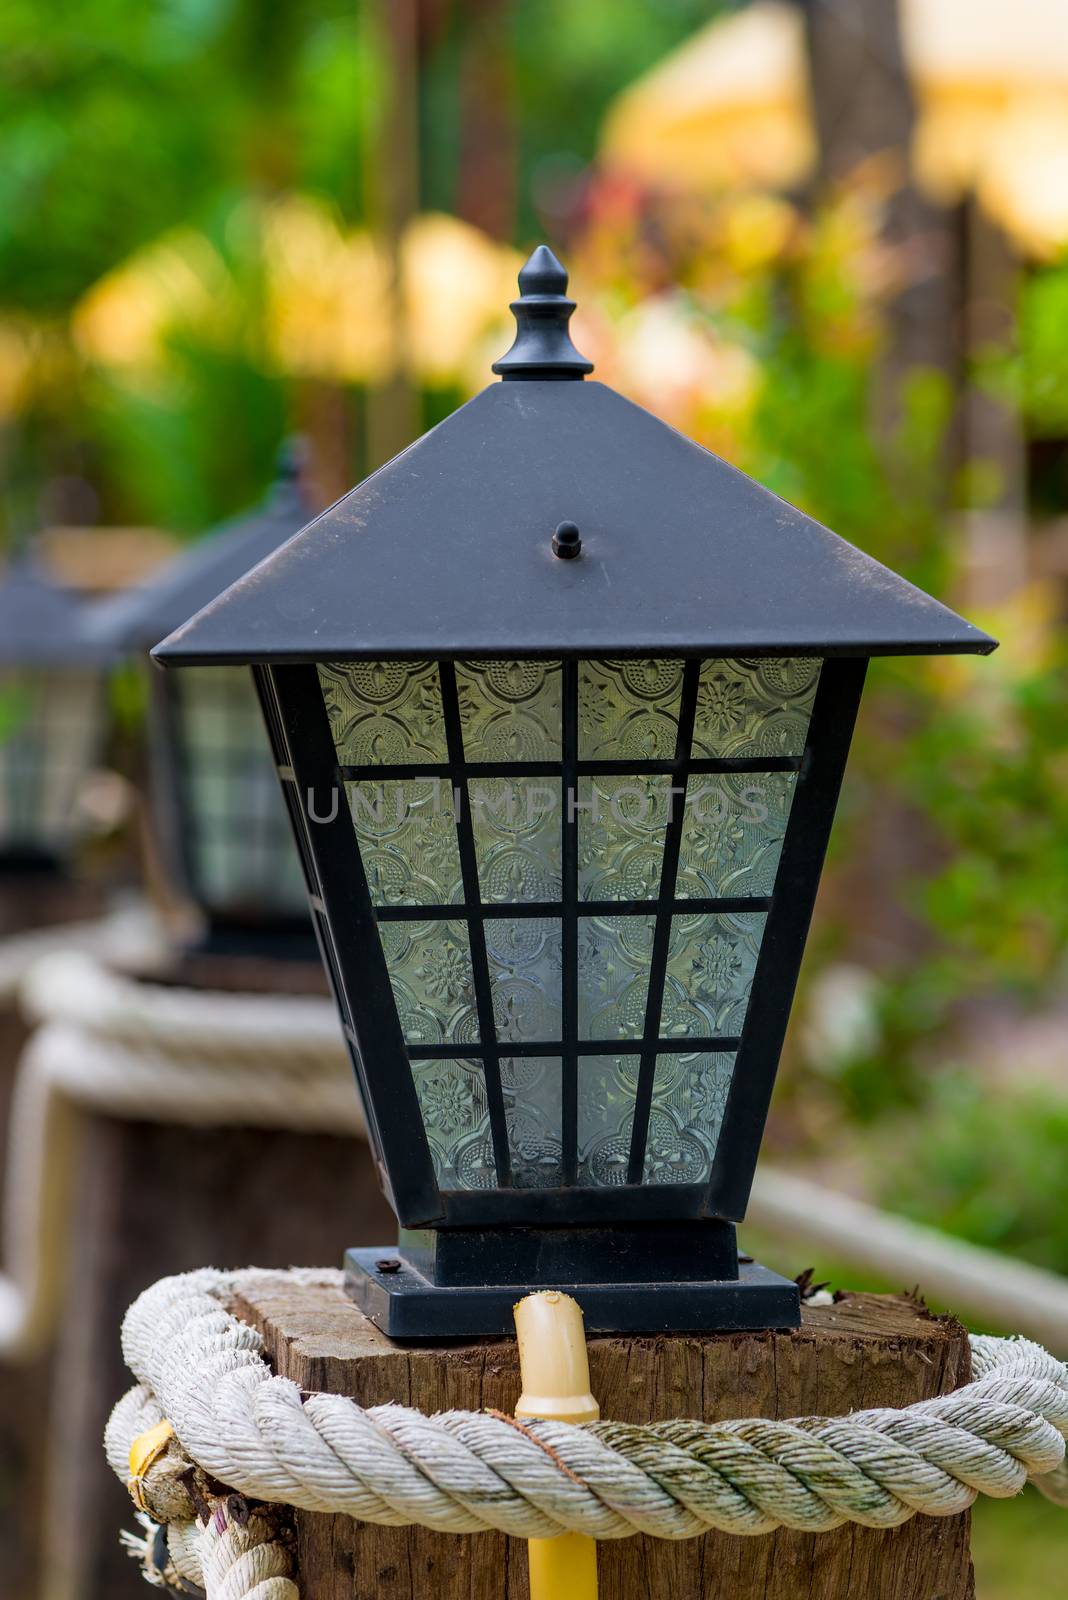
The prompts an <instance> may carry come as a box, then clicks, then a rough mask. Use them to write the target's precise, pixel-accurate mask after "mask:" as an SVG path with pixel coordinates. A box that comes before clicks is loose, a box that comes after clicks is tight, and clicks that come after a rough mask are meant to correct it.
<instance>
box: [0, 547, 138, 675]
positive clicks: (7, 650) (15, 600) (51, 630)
mask: <svg viewBox="0 0 1068 1600" xmlns="http://www.w3.org/2000/svg"><path fill="white" fill-rule="evenodd" d="M100 605H101V602H100V601H89V600H86V599H84V598H83V596H82V595H80V594H79V593H78V592H77V591H76V590H74V589H71V588H69V587H68V586H67V585H66V584H63V583H59V582H58V581H57V580H56V579H55V578H53V577H51V576H50V575H49V574H48V573H47V572H46V571H45V570H44V568H43V567H40V566H38V565H37V564H36V563H35V562H34V561H33V560H32V559H31V560H27V559H24V558H23V559H18V560H16V561H14V562H12V564H11V565H10V566H9V567H8V568H7V569H6V570H5V571H4V572H3V574H2V575H0V666H3V667H13V666H14V667H37V668H47V667H103V666H106V665H108V664H109V663H110V662H111V661H113V660H114V656H115V652H114V651H113V650H112V649H111V648H110V647H109V645H108V643H107V641H106V640H104V639H101V638H100V637H99V636H98V634H97V632H96V630H95V628H94V625H93V616H94V613H95V612H96V611H97V610H98V609H99V607H100Z"/></svg>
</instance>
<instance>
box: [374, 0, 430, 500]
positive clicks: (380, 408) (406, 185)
mask: <svg viewBox="0 0 1068 1600" xmlns="http://www.w3.org/2000/svg"><path fill="white" fill-rule="evenodd" d="M364 17H365V24H366V30H367V32H366V35H365V37H366V38H367V41H368V47H369V49H370V50H371V51H372V52H373V54H374V58H375V60H376V61H377V63H378V68H379V71H378V78H379V84H378V93H377V94H376V95H374V96H373V97H372V98H373V101H374V103H373V105H372V106H371V107H370V112H371V119H372V125H371V127H370V129H369V130H368V139H367V150H368V170H367V174H366V183H365V193H366V196H367V215H368V218H369V221H370V225H371V231H372V233H373V234H374V236H375V238H376V239H377V241H378V243H379V245H380V247H381V249H382V250H383V252H384V254H385V258H386V261H387V264H388V270H389V273H390V277H391V280H392V296H391V299H392V303H393V310H394V333H395V339H396V365H395V368H394V372H393V375H392V377H391V378H389V379H388V380H387V381H386V382H385V383H382V384H379V385H377V386H376V387H375V388H373V389H371V390H369V391H368V396H367V457H368V463H367V469H368V470H370V471H373V470H374V468H375V467H378V466H380V465H381V464H382V462H383V461H388V460H389V458H390V457H391V456H394V455H396V453H397V452H398V450H403V449H404V448H405V446H406V445H409V444H411V442H412V440H413V439H414V438H415V436H416V433H417V432H418V430H419V416H418V397H417V395H416V393H415V391H414V390H413V388H412V385H411V381H410V379H409V377H408V374H407V372H406V371H405V367H404V360H403V351H404V339H403V321H402V319H403V300H402V293H401V290H402V285H401V274H400V247H401V241H402V239H403V237H404V232H405V229H406V228H407V226H408V223H409V222H410V221H411V219H412V218H413V217H414V216H415V215H416V213H417V212H418V210H419V0H365V8H364Z"/></svg>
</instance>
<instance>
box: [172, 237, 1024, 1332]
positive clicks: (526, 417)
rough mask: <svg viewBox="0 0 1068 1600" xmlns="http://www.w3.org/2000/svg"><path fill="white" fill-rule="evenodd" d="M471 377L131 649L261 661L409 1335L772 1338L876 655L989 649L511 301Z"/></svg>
mask: <svg viewBox="0 0 1068 1600" xmlns="http://www.w3.org/2000/svg"><path fill="white" fill-rule="evenodd" d="M520 286H521V289H522V290H523V294H522V296H521V298H520V299H519V300H518V301H517V302H516V303H515V305H514V306H513V310H514V311H515V313H516V317H517V322H518V324H519V333H518V337H517V341H516V345H515V346H514V348H513V350H512V351H511V352H510V353H509V355H508V356H506V357H505V358H503V360H502V361H501V362H499V363H498V364H497V369H496V370H498V371H499V372H500V373H501V376H502V379H503V381H502V382H501V383H499V384H496V385H491V386H490V387H489V388H488V389H486V390H485V391H483V393H482V394H480V395H479V396H478V397H477V398H476V399H474V400H473V401H471V402H470V403H469V404H468V405H467V406H465V407H463V408H462V409H461V410H460V411H458V412H456V413H455V414H454V415H453V416H452V417H451V418H449V419H448V420H447V421H446V422H444V423H443V424H441V425H440V426H439V427H438V428H436V429H435V430H434V431H433V432H431V433H430V434H428V435H426V436H425V437H424V438H423V439H421V440H420V441H418V443H417V444H415V445H414V446H413V447H412V448H411V449H409V450H408V451H406V452H405V453H404V454H403V455H401V456H399V457H397V459H396V460H395V461H393V462H391V463H390V464H389V465H388V466H386V467H384V468H383V469H381V470H380V471H379V472H378V473H376V474H375V475H374V476H373V477H372V478H370V479H368V480H367V482H366V483H365V484H363V485H361V486H360V487H359V488H357V489H355V490H353V492H352V493H351V494H350V495H349V496H347V497H346V498H345V499H344V500H342V501H340V502H339V503H338V505H336V506H335V507H333V508H332V510H331V511H329V512H328V513H326V514H325V515H324V516H323V517H321V518H320V519H319V521H318V522H317V523H315V524H313V525H312V526H310V527H309V528H307V529H306V530H305V531H304V532H303V533H302V534H301V535H300V536H299V537H298V538H297V539H295V540H293V541H292V542H291V543H290V544H289V545H287V546H286V548H285V549H284V550H282V551H280V552H279V553H278V554H277V555H276V556H274V557H273V558H271V559H270V560H268V561H267V562H265V563H264V564H263V565H262V566H261V567H260V568H259V569H258V570H257V571H256V572H255V573H254V574H252V575H251V576H250V577H248V578H246V579H243V580H239V581H238V582H237V583H236V584H235V585H234V586H233V587H232V588H231V589H230V590H229V591H228V592H227V593H226V594H225V595H224V596H222V597H221V598H220V600H219V601H218V602H217V604H216V605H215V606H213V607H212V608H210V609H209V610H208V611H207V612H204V613H202V614H201V615H199V616H198V617H195V618H193V619H192V620H191V621H190V622H189V623H188V624H187V625H186V626H185V627H184V628H182V629H179V630H178V631H177V632H176V633H175V634H174V635H172V637H171V638H170V639H168V640H167V641H166V642H165V643H164V644H163V645H162V646H160V647H159V649H158V650H157V652H156V654H157V656H158V658H159V659H160V660H161V661H162V663H163V664H164V665H167V666H169V665H172V664H186V665H190V666H200V667H203V666H204V665H206V664H218V663H222V662H227V661H241V662H246V663H250V664H252V665H253V667H254V670H255V675H256V678H257V682H258V684H259V689H260V695H261V699H262V703H263V707H264V711H265V715H266V719H267V724H268V728H269V730H270V735H271V742H272V745H273V748H274V752H275V759H276V763H277V768H278V773H279V777H280V779H281V782H282V788H283V791H284V793H285V795H286V799H287V803H288V806H289V811H290V817H291V820H292V823H293V827H294V831H295V834H296V837H297V840H298V843H299V846H300V853H301V858H302V861H303V865H304V872H305V876H306V879H307V883H308V888H309V892H310V896H311V905H312V910H313V916H314V920H315V924H316V929H317V933H318V937H319V941H320V946H321V949H322V952H323V956H324V960H325V962H326V965H327V967H328V969H329V972H330V975H331V979H332V983H333V987H334V992H335V995H336V998H337V1003H338V1008H339V1011H340V1014H341V1019H342V1023H343V1027H344V1031H345V1036H346V1039H347V1041H348V1043H349V1047H350V1051H351V1054H352V1059H353V1064H354V1066H355V1069H356V1074H357V1079H358V1081H359V1084H360V1089H361V1094H362V1098H363V1103H364V1107H365V1110H366V1114H367V1121H368V1127H369V1130H370V1134H371V1139H372V1143H373V1147H374V1150H375V1154H376V1157H377V1159H378V1163H379V1169H380V1172H381V1176H382V1182H383V1186H384V1188H385V1190H386V1193H387V1195H388V1196H389V1198H390V1200H391V1202H392V1204H393V1206H394V1209H395V1210H396V1212H397V1215H398V1218H399V1220H400V1223H401V1226H402V1232H401V1240H400V1246H399V1248H398V1249H394V1250H389V1249H379V1250H377V1251H354V1252H350V1255H349V1257H348V1261H347V1267H348V1279H347V1281H348V1283H349V1285H350V1289H351V1291H352V1293H353V1294H354V1295H355V1296H356V1297H357V1299H358V1300H359V1301H360V1303H361V1304H362V1305H363V1306H364V1307H365V1308H366V1309H367V1310H368V1312H369V1313H370V1314H371V1315H372V1316H373V1317H374V1318H375V1319H376V1320H377V1321H379V1322H380V1324H381V1325H382V1326H383V1327H384V1328H386V1330H387V1331H389V1332H391V1333H394V1334H396V1335H399V1336H403V1337H426V1336H440V1335H446V1334H450V1333H451V1334H469V1333H483V1332H484V1333H489V1332H500V1331H504V1330H505V1329H506V1328H507V1327H508V1326H510V1317H511V1307H512V1304H513V1302H514V1300H515V1298H516V1295H517V1293H519V1292H521V1291H522V1290H523V1289H525V1288H529V1287H532V1286H555V1287H570V1288H572V1289H573V1290H574V1292H575V1294H576V1295H577V1296H578V1297H579V1299H580V1301H581V1303H582V1306H583V1308H584V1311H585V1314H586V1318H587V1322H588V1324H589V1325H590V1326H592V1327H598V1328H614V1329H643V1328H644V1329H657V1328H706V1327H732V1326H733V1327H741V1326H767V1325H772V1326H785V1325H790V1324H791V1323H793V1322H796V1321H797V1318H798V1298H797V1290H796V1287H795V1286H794V1285H793V1284H791V1283H788V1282H786V1281H785V1280H783V1279H781V1278H778V1277H777V1276H776V1275H775V1274H773V1273H770V1272H767V1271H766V1270H765V1269H763V1268H761V1267H759V1266H757V1265H755V1264H753V1263H751V1262H748V1261H745V1262H742V1263H739V1260H738V1255H737V1250H736V1246H735V1238H734V1224H735V1222H736V1221H737V1220H739V1219H740V1218H741V1217H742V1216H743V1215H744V1212H745V1206H746V1201H747V1197H748V1192H749V1187H750V1183H751V1179H752V1174H753V1169H754V1165H755V1161H756V1156H757V1151H758V1148H759V1143H760V1138H761V1133H762V1130H763V1126H764V1121H765V1117H766V1113H767V1108H768V1102H769V1098H770V1094H771V1089H772V1085H773V1082H774V1077H775V1071H776V1067H777V1063H778V1057H779V1052H780V1049H781V1045H782V1040H783V1035H784V1031H785V1027H786V1023H787V1018H788V1015H789V1009H790V1003H791V999H792V995H793V990H794V984H795V981H796V977H797V972H798V967H799V964H800V961H801V956H802V951H803V946H804V940H805V934H806V930H807V926H808V921H809V916H810V913H811V910H812V903H813V899H814V896H815V892H816V887H817V882H818V878H819V872H820V867H821V864H822V860H823V855H824V850H825V847H826V844H827V839H828V835H829V832H830V827H831V822H832V818H833V813H834V808H835V803H836V799H837V795H838V789H839V785H840V782H841V777H842V771H843V767H844V764H845V759H846V754H847V750H848V746H849V741H850V736H851V732H852V728H853V723H854V719H855V716H856V711H857V706H858V702H859V698H860V692H861V687H862V683H863V679H864V673H865V667H866V663H867V658H868V657H870V656H872V655H878V654H894V653H902V654H909V653H916V652H920V651H947V650H964V651H974V652H984V651H986V650H989V649H991V648H993V641H992V640H990V639H988V638H987V636H986V635H985V634H982V633H980V632H979V630H978V629H975V628H973V627H972V626H970V625H969V624H968V623H966V622H964V621H962V620H961V619H960V618H959V617H957V616H955V615H954V614H953V613H952V612H950V611H947V610H946V609H945V607H943V606H941V605H940V604H938V603H937V602H936V601H934V600H932V599H930V597H928V596H926V595H923V594H921V593H920V592H919V591H918V590H916V589H914V588H912V587H911V586H910V585H909V584H907V583H906V582H904V580H902V579H900V578H898V577H896V576H894V575H893V574H892V573H890V572H888V571H887V570H886V569H885V568H883V567H880V566H879V565H878V564H877V563H876V562H874V561H871V560H870V559H869V558H868V557H866V556H864V555H862V554H861V553H860V552H859V551H857V550H855V549H854V548H852V547H851V546H849V545H847V544H845V543H844V542H843V541H842V540H840V539H838V538H836V537H835V535H833V534H831V533H830V532H828V530H827V529H825V528H823V527H821V526H819V525H818V524H817V523H814V522H813V521H811V519H809V518H807V517H805V516H804V515H803V514H802V513H800V512H798V511H796V510H794V509H793V508H792V507H790V506H788V505H786V504H785V503H784V502H782V501H780V500H778V499H776V498H775V497H774V496H773V495H770V494H768V493H767V492H766V491H765V490H763V489H761V488H760V487H759V485H757V484H755V483H753V482H752V481H751V480H749V479H747V478H745V477H744V476H743V475H742V474H740V473H738V472H736V471H735V470H734V469H733V468H731V467H729V466H727V465H726V463H724V462H722V461H720V460H718V459H717V458H716V457H714V456H712V455H710V454H708V452H706V451H704V450H702V449H700V448H699V447H698V446H697V445H695V444H693V443H691V442H690V441H688V440H686V439H684V438H683V437H681V436H680V435H679V434H677V433H675V432H674V431H673V430H671V429H669V428H667V427H665V426H664V425H663V424H662V423H660V422H658V421H657V420H656V419H655V418H654V417H652V416H651V415H650V414H649V413H647V412H645V411H643V410H641V409H640V408H638V407H636V406H633V405H631V404H630V403H629V402H628V401H626V400H624V399H623V398H622V397H620V396H619V395H617V394H614V393H613V392H612V391H611V390H610V389H606V388H604V387H603V386H602V385H600V384H596V383H591V382H586V381H584V380H585V374H586V372H587V371H588V370H589V364H588V363H586V362H584V361H583V360H582V358H581V357H580V356H579V355H578V353H577V352H576V351H575V350H574V348H573V346H572V345H571V344H570V340H569V338H568V334H567V320H568V317H569V316H570V311H571V309H572V303H571V302H570V301H569V300H567V299H566V296H565V294H564V290H565V288H566V276H565V275H564V273H563V271H562V269H561V268H560V267H559V264H558V263H557V262H556V261H555V258H553V257H552V256H551V255H550V254H549V252H548V251H545V250H544V249H542V250H540V251H538V252H536V253H535V256H534V257H532V259H531V262H530V263H528V266H527V268H526V269H524V273H523V274H521V276H520Z"/></svg>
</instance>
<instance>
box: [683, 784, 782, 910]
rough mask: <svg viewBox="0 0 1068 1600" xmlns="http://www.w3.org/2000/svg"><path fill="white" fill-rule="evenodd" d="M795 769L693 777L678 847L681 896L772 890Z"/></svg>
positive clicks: (687, 793)
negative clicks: (793, 770)
mask: <svg viewBox="0 0 1068 1600" xmlns="http://www.w3.org/2000/svg"><path fill="white" fill-rule="evenodd" d="M796 783H797V774H796V773H795V772H743V773H715V774H697V775H692V774H691V776H690V779H689V782H688V784H687V789H686V804H685V807H684V811H683V822H682V840H681V846H680V852H679V870H678V880H677V883H676V889H675V892H676V894H677V896H678V897H679V899H691V898H693V897H695V896H696V897H697V898H705V897H724V896H732V897H733V896H739V895H759V896H765V895H770V894H771V892H772V890H773V888H774V887H775V874H776V873H777V871H778V868H779V857H780V855H781V854H782V842H783V839H784V837H785V834H786V823H787V820H788V818H789V815H790V806H791V804H792V802H793V797H794V788H795V785H796Z"/></svg>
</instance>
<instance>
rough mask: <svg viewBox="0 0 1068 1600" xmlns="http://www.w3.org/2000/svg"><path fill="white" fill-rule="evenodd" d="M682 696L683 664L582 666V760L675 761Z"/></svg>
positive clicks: (591, 663) (640, 662) (594, 663)
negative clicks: (680, 699) (680, 696)
mask: <svg viewBox="0 0 1068 1600" xmlns="http://www.w3.org/2000/svg"><path fill="white" fill-rule="evenodd" d="M681 690H682V662H681V661H651V660H650V661H644V660H633V661H580V662H579V756H580V758H581V759H583V760H605V761H663V760H671V759H672V758H673V757H674V755H675V743H676V738H677V734H678V721H679V695H680V692H681Z"/></svg>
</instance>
